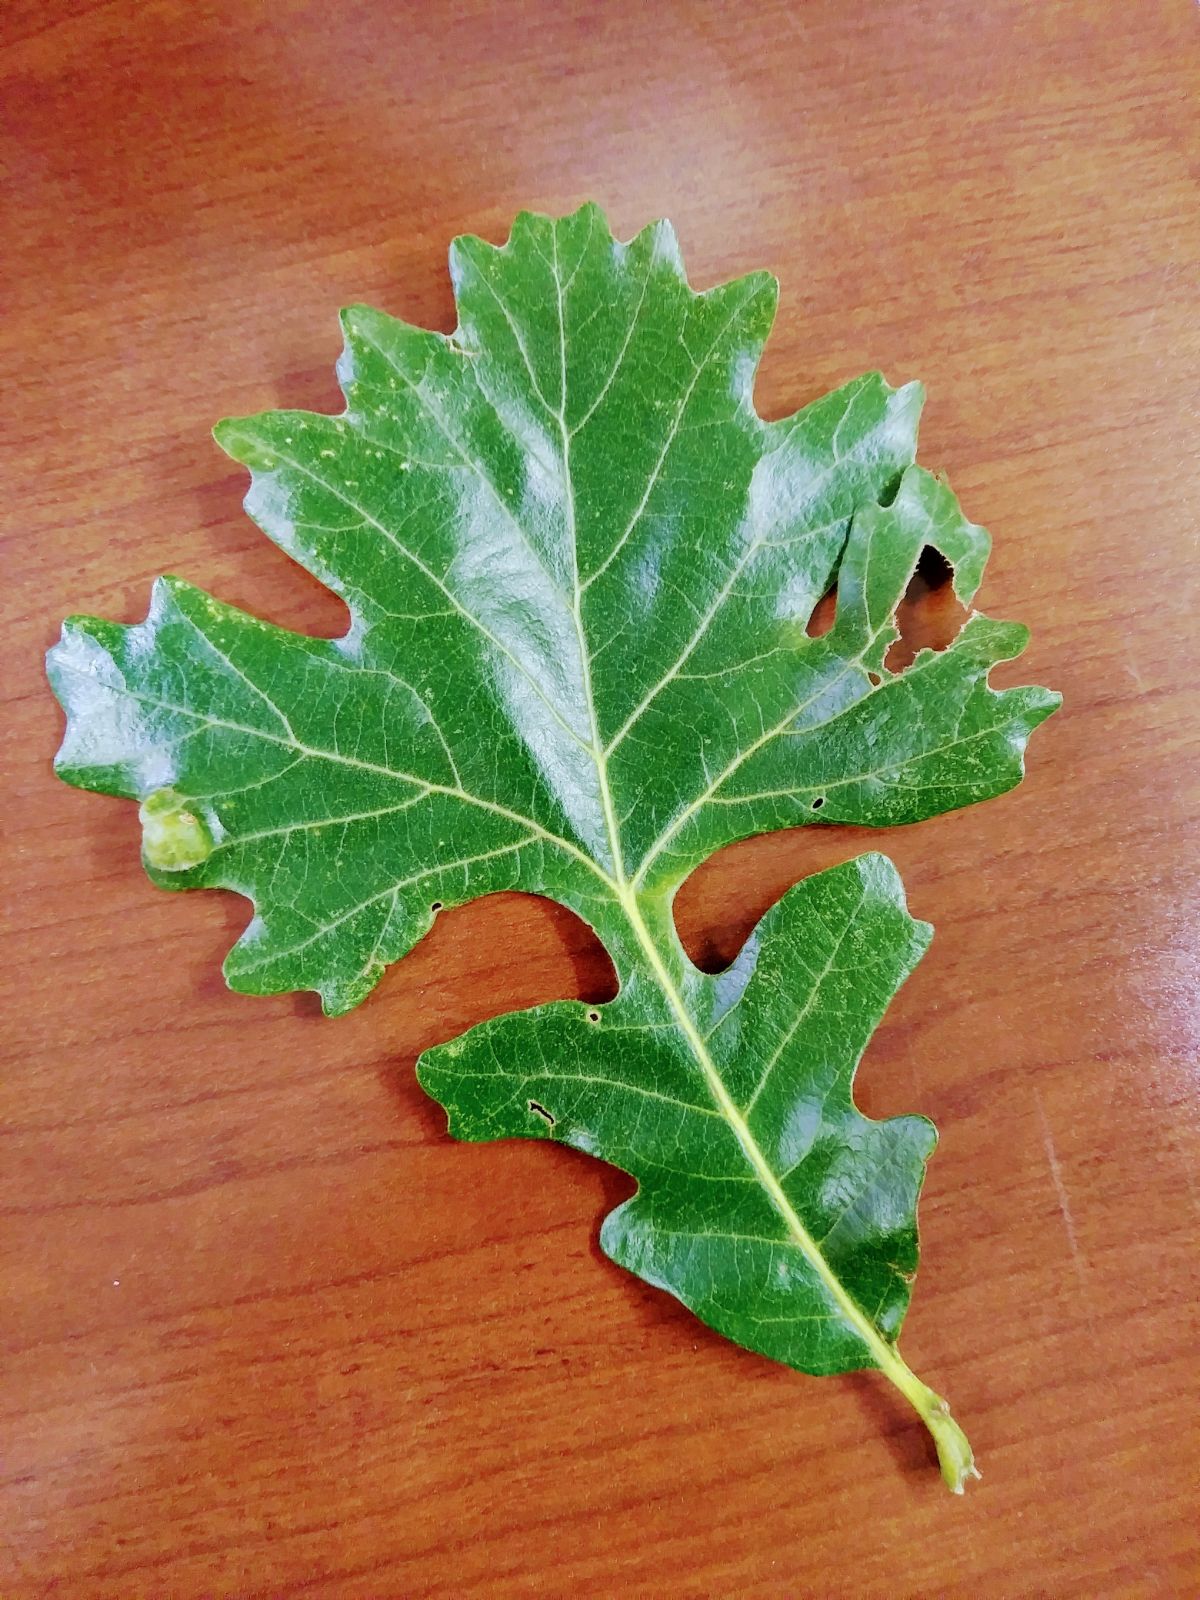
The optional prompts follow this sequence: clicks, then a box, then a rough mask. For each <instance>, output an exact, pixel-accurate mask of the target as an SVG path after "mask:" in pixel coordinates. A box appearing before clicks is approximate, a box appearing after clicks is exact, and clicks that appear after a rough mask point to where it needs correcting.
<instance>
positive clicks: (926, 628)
mask: <svg viewBox="0 0 1200 1600" xmlns="http://www.w3.org/2000/svg"><path fill="white" fill-rule="evenodd" d="M953 575H954V572H953V568H952V567H951V565H950V563H949V562H948V561H947V560H946V558H945V556H944V555H942V553H941V551H940V550H935V549H934V548H933V546H932V545H926V546H925V548H924V550H922V551H921V555H920V559H919V560H918V562H917V570H916V571H915V572H914V573H913V575H912V577H911V579H910V580H909V584H908V588H907V589H906V590H905V591H904V598H903V599H902V600H901V601H900V604H899V605H898V606H897V607H896V626H897V627H898V628H899V629H900V637H899V638H898V639H896V640H895V641H894V642H893V643H892V645H891V646H890V647H889V649H888V653H887V656H886V657H885V660H884V665H885V666H886V667H887V670H888V671H889V672H903V671H904V669H905V667H908V666H911V665H912V662H913V658H914V656H916V654H917V652H918V651H919V650H944V649H945V648H946V646H947V645H950V644H953V643H954V640H955V639H956V638H957V636H958V631H959V629H960V628H961V627H962V625H963V623H964V622H965V621H966V618H967V611H966V607H965V606H963V605H961V604H960V603H959V599H958V596H957V595H956V594H955V593H954V585H953V583H952V582H951V579H952V577H953Z"/></svg>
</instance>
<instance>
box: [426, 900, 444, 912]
mask: <svg viewBox="0 0 1200 1600" xmlns="http://www.w3.org/2000/svg"><path fill="white" fill-rule="evenodd" d="M429 909H430V911H440V910H441V909H442V902H441V901H440V900H431V901H430V902H429Z"/></svg>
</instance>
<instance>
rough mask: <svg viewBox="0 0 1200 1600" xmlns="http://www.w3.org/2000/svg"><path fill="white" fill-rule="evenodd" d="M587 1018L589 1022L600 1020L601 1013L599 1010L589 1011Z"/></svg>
mask: <svg viewBox="0 0 1200 1600" xmlns="http://www.w3.org/2000/svg"><path fill="white" fill-rule="evenodd" d="M587 1019H588V1021H589V1022H599V1021H600V1013H599V1012H598V1011H589V1012H588V1014H587Z"/></svg>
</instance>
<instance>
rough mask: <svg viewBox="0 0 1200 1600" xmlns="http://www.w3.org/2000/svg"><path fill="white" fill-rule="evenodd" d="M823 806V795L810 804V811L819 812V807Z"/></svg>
mask: <svg viewBox="0 0 1200 1600" xmlns="http://www.w3.org/2000/svg"><path fill="white" fill-rule="evenodd" d="M824 804H825V796H824V795H823V794H819V795H818V796H817V798H816V799H815V800H814V801H813V803H812V809H813V810H814V811H820V809H821V807H822V806H823V805H824Z"/></svg>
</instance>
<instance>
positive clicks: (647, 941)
mask: <svg viewBox="0 0 1200 1600" xmlns="http://www.w3.org/2000/svg"><path fill="white" fill-rule="evenodd" d="M551 237H552V239H553V241H554V261H553V269H552V270H553V276H554V282H555V287H556V290H557V300H558V331H559V351H560V361H561V368H560V388H559V411H558V424H559V432H560V437H561V440H562V454H563V488H564V492H565V497H566V514H567V535H568V539H569V542H570V548H571V551H572V558H573V562H574V595H573V604H572V614H573V617H574V621H575V632H576V636H577V638H578V640H579V663H580V675H581V679H582V685H583V691H584V701H585V704H586V706H587V713H588V719H589V722H590V725H591V735H592V749H591V756H592V759H593V761H594V762H595V765H596V777H597V784H598V788H599V794H600V803H601V808H602V810H603V813H604V823H605V828H606V830H607V833H608V844H609V852H610V855H611V857H612V868H613V881H614V887H615V890H616V898H617V901H618V904H619V905H620V907H621V909H622V911H623V912H624V914H625V918H626V921H627V922H628V923H629V926H630V929H631V930H632V932H633V935H634V937H635V938H636V940H637V942H638V944H639V945H640V946H641V948H642V950H643V951H644V952H645V956H646V961H647V963H648V965H649V967H650V971H651V972H652V974H653V975H654V980H655V982H656V983H657V984H658V987H659V989H660V990H661V992H662V994H663V997H664V999H665V1000H666V1002H667V1004H668V1005H669V1006H670V1008H671V1010H672V1012H673V1013H674V1014H675V1017H676V1019H677V1021H678V1024H679V1031H680V1032H681V1033H682V1034H683V1036H684V1038H685V1039H686V1040H687V1043H688V1047H689V1049H690V1050H691V1052H692V1054H693V1056H694V1057H695V1059H696V1063H697V1065H698V1066H699V1068H700V1071H701V1073H702V1075H703V1077H704V1081H705V1084H706V1086H707V1088H708V1092H709V1094H710V1095H711V1097H712V1100H713V1103H714V1105H715V1106H716V1108H717V1110H718V1111H719V1112H720V1114H721V1116H722V1117H724V1119H725V1121H726V1122H727V1123H728V1125H729V1127H730V1129H731V1130H732V1132H733V1135H734V1137H735V1138H736V1140H737V1142H738V1145H739V1146H740V1148H741V1150H742V1153H743V1155H744V1156H745V1157H746V1160H747V1161H748V1162H749V1164H750V1167H751V1170H752V1171H753V1173H754V1175H755V1177H756V1178H757V1179H758V1181H759V1183H760V1184H761V1185H762V1187H763V1189H764V1190H765V1191H766V1194H767V1197H768V1198H769V1199H770V1201H771V1204H772V1205H773V1206H774V1207H775V1210H776V1211H777V1212H778V1213H779V1216H780V1217H781V1218H782V1220H783V1222H784V1225H785V1226H786V1228H787V1230H788V1232H789V1233H790V1234H791V1236H792V1239H793V1241H794V1243H795V1245H796V1248H797V1249H798V1250H799V1252H800V1254H801V1255H802V1256H803V1257H804V1259H805V1261H806V1262H807V1263H808V1265H809V1266H810V1267H811V1268H812V1270H813V1272H814V1273H815V1274H816V1276H817V1278H818V1279H819V1281H820V1282H821V1284H822V1286H823V1287H824V1289H825V1290H826V1292H827V1293H828V1295H829V1297H830V1299H831V1300H832V1301H833V1303H834V1304H835V1305H836V1307H837V1309H838V1311H839V1312H840V1313H841V1315H842V1316H843V1317H844V1318H845V1320H846V1321H847V1322H848V1323H849V1324H850V1326H851V1327H852V1328H853V1329H854V1331H855V1333H856V1334H857V1335H858V1337H859V1338H860V1339H861V1340H862V1341H863V1343H864V1344H865V1345H866V1346H867V1348H868V1349H869V1350H870V1352H871V1355H872V1357H873V1359H874V1361H875V1363H876V1365H877V1366H879V1367H881V1368H882V1369H883V1370H884V1371H885V1372H888V1374H889V1376H892V1377H893V1381H896V1368H897V1366H899V1368H901V1369H902V1370H903V1373H904V1375H905V1376H906V1377H908V1378H909V1379H910V1380H911V1374H910V1373H909V1371H908V1368H907V1366H906V1365H905V1363H904V1362H903V1361H901V1360H900V1357H899V1355H898V1354H897V1353H896V1351H895V1350H894V1349H893V1347H892V1346H891V1345H889V1344H888V1343H887V1341H886V1340H884V1339H883V1338H882V1337H881V1336H880V1334H879V1333H878V1332H877V1330H876V1329H875V1327H874V1326H873V1324H872V1323H871V1321H870V1319H869V1318H868V1317H867V1316H866V1315H865V1313H864V1312H863V1311H862V1310H861V1308H860V1307H859V1306H858V1305H857V1304H856V1302H855V1301H854V1300H853V1298H852V1297H851V1295H850V1293H849V1291H848V1290H847V1289H846V1287H845V1286H844V1284H843V1283H842V1282H841V1280H840V1279H839V1278H838V1276H837V1274H836V1273H835V1272H834V1270H833V1268H832V1267H831V1266H830V1265H829V1262H828V1261H827V1260H826V1259H825V1257H824V1255H822V1253H821V1250H820V1248H819V1247H818V1245H817V1243H816V1241H815V1239H814V1238H813V1236H812V1234H811V1233H809V1231H808V1229H807V1228H806V1227H805V1226H804V1223H803V1222H802V1221H801V1219H800V1217H799V1216H798V1215H797V1213H796V1210H795V1207H794V1206H793V1205H792V1203H791V1201H790V1200H789V1199H788V1197H787V1194H786V1192H785V1191H784V1188H783V1185H782V1184H781V1183H780V1181H779V1179H778V1178H777V1177H776V1175H775V1173H774V1171H773V1170H772V1167H771V1164H770V1162H769V1161H768V1160H767V1158H766V1156H765V1154H764V1153H763V1150H762V1148H761V1146H760V1145H759V1143H758V1141H757V1140H756V1139H755V1137H754V1135H753V1133H752V1132H751V1131H750V1127H749V1124H748V1123H747V1122H746V1119H745V1118H744V1117H743V1116H742V1114H741V1112H740V1111H739V1110H738V1108H737V1105H736V1103H735V1102H734V1100H733V1097H732V1096H731V1095H730V1093H729V1090H728V1089H727V1088H726V1087H725V1082H724V1079H723V1078H722V1077H721V1074H720V1072H719V1070H718V1068H717V1064H716V1062H715V1061H714V1060H713V1058H712V1056H711V1055H710V1054H709V1051H708V1046H707V1044H706V1043H705V1040H704V1037H703V1035H702V1034H701V1032H700V1030H699V1028H698V1027H697V1026H696V1023H695V1021H694V1019H693V1017H692V1015H691V1012H690V1011H689V1010H688V1008H687V1003H686V1002H685V1000H684V998H683V995H682V994H681V993H680V991H679V987H678V985H677V984H676V983H675V981H674V979H673V978H672V976H671V973H670V970H669V968H668V966H667V964H666V962H665V960H664V959H663V955H662V952H661V951H660V950H659V948H658V945H657V944H656V943H655V940H654V936H653V934H652V933H651V932H650V929H649V927H648V926H647V925H646V921H645V918H644V917H643V916H642V911H641V906H640V905H639V903H638V897H637V891H636V889H635V888H634V887H633V886H632V885H631V884H630V882H629V878H628V875H627V873H626V870H625V853H624V850H623V848H622V845H621V836H620V830H619V827H618V824H617V817H616V808H615V807H614V805H613V797H612V787H611V784H610V782H609V775H608V761H607V756H606V753H605V751H604V749H603V748H602V746H601V743H600V731H599V721H598V718H597V714H596V701H595V696H594V694H593V692H592V673H591V655H590V651H589V650H588V645H587V638H586V634H585V632H584V627H583V617H582V613H581V589H580V582H579V553H578V547H577V544H576V539H575V487H574V483H573V480H572V476H571V434H570V431H569V430H568V428H567V423H566V411H567V341H566V321H565V315H564V309H563V298H562V293H563V291H562V280H561V278H560V276H559V271H558V230H557V229H554V230H553V231H552V234H551Z"/></svg>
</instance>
